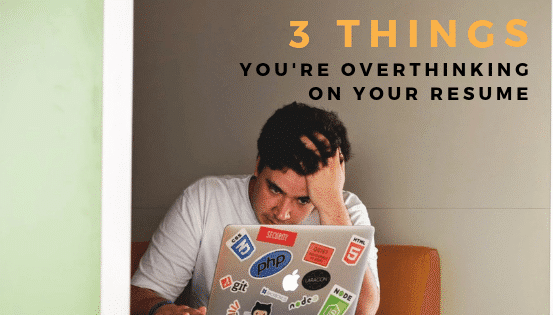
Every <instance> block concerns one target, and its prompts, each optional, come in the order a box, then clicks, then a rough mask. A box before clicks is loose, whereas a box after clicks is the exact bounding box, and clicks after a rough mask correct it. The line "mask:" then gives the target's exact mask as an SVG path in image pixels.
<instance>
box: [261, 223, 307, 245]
mask: <svg viewBox="0 0 553 315" xmlns="http://www.w3.org/2000/svg"><path fill="white" fill-rule="evenodd" d="M297 236H298V233H296V232H290V231H284V230H279V229H273V228H269V227H266V226H261V227H260V228H259V233H258V234H257V240H258V241H261V242H266V243H272V244H277V245H284V246H290V247H292V246H294V244H295V243H296V237H297Z"/></svg>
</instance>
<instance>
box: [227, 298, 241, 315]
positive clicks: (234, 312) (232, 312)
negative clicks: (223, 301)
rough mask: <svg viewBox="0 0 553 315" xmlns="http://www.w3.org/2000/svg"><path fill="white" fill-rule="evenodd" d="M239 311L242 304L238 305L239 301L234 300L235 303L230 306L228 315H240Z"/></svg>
mask: <svg viewBox="0 0 553 315" xmlns="http://www.w3.org/2000/svg"><path fill="white" fill-rule="evenodd" d="M239 309H240V303H238V300H234V302H232V304H230V305H229V306H228V309H227V315H238V310H239Z"/></svg>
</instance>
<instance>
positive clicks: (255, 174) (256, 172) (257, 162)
mask: <svg viewBox="0 0 553 315" xmlns="http://www.w3.org/2000/svg"><path fill="white" fill-rule="evenodd" d="M258 167H259V156H257V160H256V161H255V170H254V172H253V176H255V177H258V176H259V172H258V171H257V168H258Z"/></svg>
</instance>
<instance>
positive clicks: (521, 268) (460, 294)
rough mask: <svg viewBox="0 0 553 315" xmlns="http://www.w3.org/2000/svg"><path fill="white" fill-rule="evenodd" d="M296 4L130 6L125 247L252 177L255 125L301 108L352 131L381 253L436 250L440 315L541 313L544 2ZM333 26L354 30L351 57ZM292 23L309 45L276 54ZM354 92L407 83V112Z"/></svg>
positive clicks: (545, 260) (546, 124)
mask: <svg viewBox="0 0 553 315" xmlns="http://www.w3.org/2000/svg"><path fill="white" fill-rule="evenodd" d="M302 3H303V4H301V5H300V4H297V3H294V5H293V6H292V5H289V4H284V2H270V3H269V2H268V3H259V2H258V1H240V2H239V3H237V2H232V3H230V2H225V1H215V2H213V1H211V2H204V1H165V2H163V4H160V3H151V2H145V1H135V10H136V11H135V74H134V76H135V80H134V98H135V99H134V130H133V132H134V150H133V234H132V238H133V240H135V241H137V240H147V239H148V238H149V237H150V236H151V233H152V232H153V230H154V229H155V227H156V225H157V222H159V220H160V218H161V217H162V216H163V215H164V213H165V211H166V210H167V207H168V206H169V205H170V204H171V203H172V202H173V200H174V198H175V197H176V196H177V195H178V194H179V192H180V191H181V190H182V189H184V188H185V187H186V186H187V185H189V184H190V183H191V182H193V181H194V180H196V179H198V178H200V177H202V176H205V175H213V174H237V173H247V172H252V171H253V167H254V162H255V155H256V149H255V142H256V139H257V136H258V134H259V130H260V128H261V126H262V124H263V123H264V121H265V120H266V119H267V117H269V116H270V114H271V113H272V112H273V111H274V110H275V109H276V108H278V107H280V106H281V105H283V104H286V103H289V102H291V101H294V100H297V101H302V102H306V103H309V104H313V105H318V106H323V107H325V108H328V109H332V110H335V111H337V112H338V113H339V115H340V117H341V118H342V119H343V120H344V121H345V123H346V125H347V126H348V128H349V132H350V137H351V141H352V144H353V152H354V154H355V155H354V158H353V159H352V160H351V162H350V163H349V164H348V166H347V172H348V178H347V183H346V188H347V189H348V190H351V191H354V192H355V193H357V194H358V195H359V196H360V197H361V199H362V200H363V201H364V202H365V204H366V205H367V207H368V208H369V216H370V217H371V219H372V222H373V225H374V226H375V227H376V229H377V238H376V241H377V243H380V244H384V243H388V244H389V243H392V244H415V245H425V246H431V247H435V248H437V249H438V251H439V253H440V255H441V259H442V296H443V303H442V304H443V313H444V314H507V313H509V314H546V313H548V297H549V229H550V226H549V220H550V219H549V218H550V211H549V206H550V204H549V190H550V12H551V7H550V3H549V2H547V1H533V2H530V3H526V2H523V1H487V2H486V3H484V4H481V3H479V2H477V1H465V2H459V1H455V2H453V1H450V3H449V4H447V3H446V2H441V4H440V5H438V4H437V3H436V2H433V1H432V2H431V1H418V2H393V1H392V2H387V3H386V4H384V3H381V4H378V5H377V4H375V3H371V2H367V1H348V2H347V3H346V4H345V3H344V2H340V3H338V2H336V3H335V4H325V5H322V4H321V3H320V2H318V1H317V2H315V1H312V2H306V1H304V2H302ZM500 8H501V9H500ZM515 18H516V19H523V20H526V21H527V22H528V24H527V26H526V27H525V28H523V30H524V31H525V32H526V33H527V34H528V43H527V44H526V45H525V46H523V47H521V48H513V47H509V46H507V45H505V44H504V40H505V39H506V38H507V37H510V38H512V39H514V40H516V39H517V38H516V37H514V36H512V35H511V36H509V34H508V33H507V32H506V30H505V25H506V24H507V22H508V21H509V20H511V19H515ZM338 19H359V20H360V21H361V25H360V26H357V27H355V28H354V33H353V47H351V48H344V47H343V36H344V35H343V28H342V27H337V26H336V20H338ZM371 19H378V20H379V21H380V23H381V24H380V25H381V27H382V28H387V21H388V20H391V19H395V20H397V25H398V26H397V34H398V35H397V47H396V48H388V47H386V46H387V41H386V40H381V41H380V45H381V47H379V48H374V47H370V20H371ZM412 19H413V20H415V19H416V20H418V21H419V22H418V23H419V28H418V29H419V31H418V37H419V39H418V43H419V47H417V48H409V41H408V23H409V20H412ZM431 19H437V20H438V21H439V22H440V23H441V24H442V25H443V26H444V27H446V28H447V24H448V22H447V21H448V20H456V21H457V47H455V48H450V47H447V46H446V45H445V43H444V41H443V40H440V42H439V47H437V48H430V47H429V46H430V44H429V41H430V32H429V28H430V20H431ZM481 19H485V20H489V21H491V22H493V23H494V26H493V28H492V32H493V33H494V36H495V38H494V42H495V43H494V45H493V46H492V47H490V48H486V49H480V48H476V47H474V46H472V45H471V44H470V42H469V41H468V39H467V35H466V34H467V30H468V28H469V26H470V24H471V23H472V22H474V21H477V20H481ZM291 20H308V21H309V26H308V28H307V29H306V30H307V31H308V33H309V35H310V40H311V41H310V44H309V45H308V46H307V47H305V48H303V49H294V48H291V47H289V46H288V42H289V41H290V39H292V33H293V30H294V29H293V28H291V27H289V21H291ZM484 33H485V32H484V31H483V29H480V30H479V33H477V35H478V36H479V37H478V38H479V39H480V40H482V41H483V40H484ZM295 40H297V38H295ZM240 62H245V63H250V62H251V63H252V64H253V65H252V68H253V67H255V65H257V63H261V62H265V63H268V64H270V65H274V63H275V62H279V63H284V62H288V63H290V64H291V63H294V62H295V63H301V62H304V63H312V64H316V63H328V64H329V69H330V70H329V73H330V75H329V76H328V77H316V76H313V77H300V76H299V75H298V72H297V69H289V74H287V75H286V76H284V77H278V76H276V75H274V73H271V74H270V75H268V76H265V77H259V76H257V75H254V74H251V75H249V76H247V77H244V76H243V74H242V70H241V69H240V65H239V63H240ZM346 62H351V63H360V62H364V63H369V62H373V63H377V62H388V63H394V62H402V63H409V62H420V63H426V62H431V63H434V62H437V63H444V62H447V63H453V62H457V63H461V62H467V63H471V62H476V63H479V62H482V63H486V64H487V63H490V62H493V63H497V62H502V63H509V62H510V63H512V64H513V65H514V64H517V63H521V62H524V63H527V64H528V69H529V75H528V76H525V77H519V76H516V75H514V74H512V75H511V76H510V77H497V76H493V77H488V76H484V77H471V76H468V75H467V76H465V77H452V76H448V77H443V76H438V77H426V76H423V75H419V76H417V77H413V76H409V75H407V76H405V77H393V76H389V77H376V76H372V75H371V76H368V77H363V76H361V75H355V76H352V77H345V76H343V75H341V74H340V72H339V67H340V65H341V64H343V63H346ZM314 86H319V87H321V88H323V87H328V86H333V87H336V86H340V87H341V91H342V97H341V100H340V101H336V100H332V101H324V100H321V101H313V100H311V99H310V98H309V94H308V91H309V89H310V88H311V87H314ZM353 86H357V87H361V86H366V87H367V90H368V89H369V88H371V87H373V86H379V87H383V88H385V87H387V86H401V87H406V86H412V87H416V88H417V90H418V95H417V96H418V100H417V101H405V100H398V101H390V100H384V99H383V100H380V101H372V100H369V99H368V98H364V99H363V100H361V101H358V100H356V98H355V93H354V92H353V90H352V87H353ZM432 86H438V87H442V88H447V87H449V86H458V87H460V88H464V87H466V86H475V87H478V86H492V87H497V86H502V87H507V86H511V87H518V86H526V87H528V98H529V100H528V101H516V100H511V101H507V100H502V101H496V100H495V101H494V100H489V101H480V100H478V101H430V100H429V92H428V91H429V88H430V87H432ZM461 97H462V95H461Z"/></svg>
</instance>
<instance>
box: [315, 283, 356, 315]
mask: <svg viewBox="0 0 553 315" xmlns="http://www.w3.org/2000/svg"><path fill="white" fill-rule="evenodd" d="M354 301H355V294H353V293H351V292H349V291H348V290H346V289H344V288H342V287H341V286H339V285H337V284H335V285H334V287H333V288H332V290H330V293H328V296H327V297H326V300H325V302H324V304H323V306H322V307H321V309H320V310H319V313H317V315H342V314H344V313H345V312H346V311H347V310H348V308H349V306H350V305H351V304H352V303H353V302H354Z"/></svg>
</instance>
